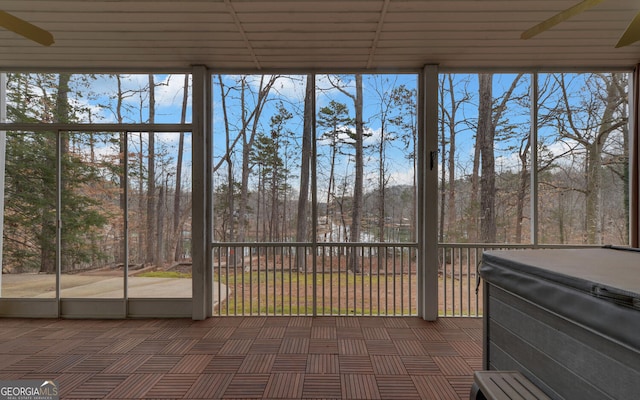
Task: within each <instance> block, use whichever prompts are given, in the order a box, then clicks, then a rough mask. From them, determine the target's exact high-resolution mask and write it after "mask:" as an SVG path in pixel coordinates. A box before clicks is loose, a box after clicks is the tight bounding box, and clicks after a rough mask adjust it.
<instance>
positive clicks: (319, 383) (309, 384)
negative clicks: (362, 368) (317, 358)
mask: <svg viewBox="0 0 640 400" xmlns="http://www.w3.org/2000/svg"><path fill="white" fill-rule="evenodd" d="M341 386H342V385H341V382H340V375H337V374H336V375H326V374H321V375H314V374H306V375H305V377H304V386H303V390H302V398H303V399H320V398H330V399H339V398H340V397H341V396H342V388H341Z"/></svg>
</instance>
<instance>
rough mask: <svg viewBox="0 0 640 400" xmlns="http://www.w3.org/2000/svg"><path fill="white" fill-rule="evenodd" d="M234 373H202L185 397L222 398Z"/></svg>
mask: <svg viewBox="0 0 640 400" xmlns="http://www.w3.org/2000/svg"><path fill="white" fill-rule="evenodd" d="M231 379H233V374H201V375H200V376H199V377H198V379H197V380H196V381H195V382H194V383H193V385H192V386H191V388H190V389H189V391H188V392H187V393H186V394H185V395H184V398H185V399H194V400H195V399H220V398H222V396H223V394H224V392H225V390H227V387H229V384H230V383H231Z"/></svg>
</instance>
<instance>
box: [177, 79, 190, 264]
mask: <svg viewBox="0 0 640 400" xmlns="http://www.w3.org/2000/svg"><path fill="white" fill-rule="evenodd" d="M188 100H189V75H188V74H185V75H184V91H183V96H182V113H181V114H180V123H181V124H184V123H185V121H186V117H187V101H188ZM182 153H184V132H180V142H179V143H178V160H177V165H176V192H175V194H174V195H173V237H174V252H173V259H174V260H175V261H179V260H180V259H181V258H182V224H181V223H180V220H181V218H180V214H181V210H180V205H181V204H180V202H181V201H180V200H181V198H182V193H181V192H182V158H183V154H182Z"/></svg>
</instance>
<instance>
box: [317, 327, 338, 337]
mask: <svg viewBox="0 0 640 400" xmlns="http://www.w3.org/2000/svg"><path fill="white" fill-rule="evenodd" d="M337 338H338V335H337V333H336V327H335V326H314V327H312V328H311V340H315V339H337Z"/></svg>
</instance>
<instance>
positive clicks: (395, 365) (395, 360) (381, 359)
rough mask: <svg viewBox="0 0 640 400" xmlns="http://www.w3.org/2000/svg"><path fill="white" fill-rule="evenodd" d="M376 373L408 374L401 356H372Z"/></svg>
mask: <svg viewBox="0 0 640 400" xmlns="http://www.w3.org/2000/svg"><path fill="white" fill-rule="evenodd" d="M371 364H373V372H374V373H375V374H376V375H406V374H407V370H406V369H405V367H404V364H403V363H402V359H401V358H400V356H371Z"/></svg>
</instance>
